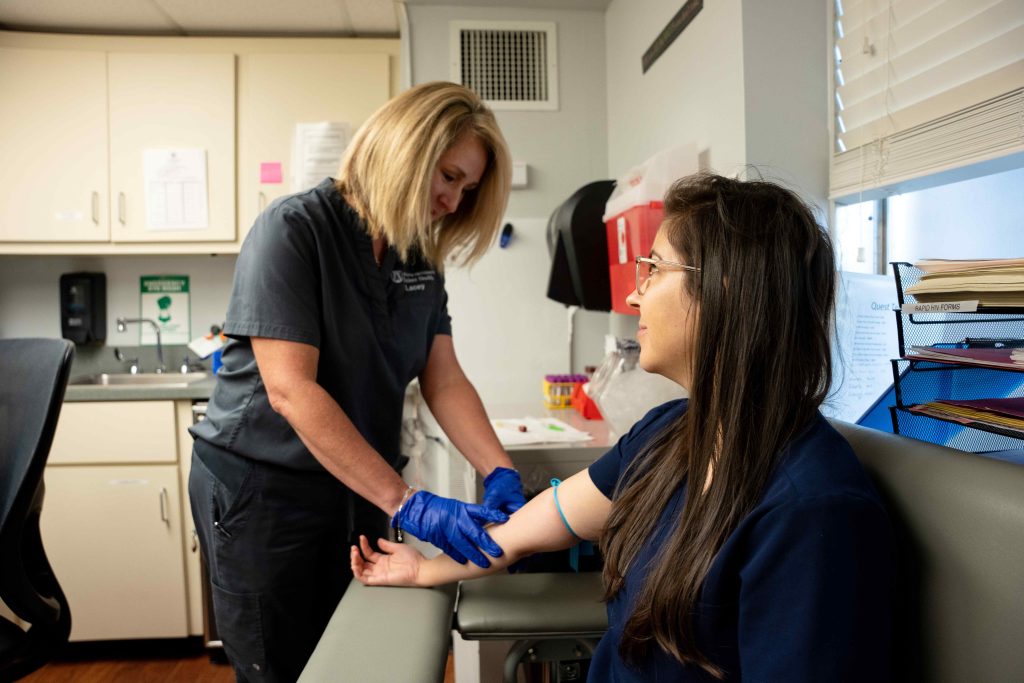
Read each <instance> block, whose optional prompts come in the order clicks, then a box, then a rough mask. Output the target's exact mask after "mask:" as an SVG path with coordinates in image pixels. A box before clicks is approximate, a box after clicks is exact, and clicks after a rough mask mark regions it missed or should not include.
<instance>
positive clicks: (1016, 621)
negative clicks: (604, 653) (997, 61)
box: [300, 422, 1024, 683]
mask: <svg viewBox="0 0 1024 683" xmlns="http://www.w3.org/2000/svg"><path fill="white" fill-rule="evenodd" d="M833 424H835V426H836V428H837V429H839V431H840V432H841V433H842V434H843V435H844V436H845V437H846V438H847V439H848V440H849V441H850V443H851V444H852V445H853V448H854V451H855V452H856V453H857V456H858V458H860V460H861V462H862V463H863V464H864V466H865V468H866V469H867V471H868V472H869V473H870V474H871V476H872V478H873V479H874V481H875V483H876V486H877V487H878V489H879V492H880V493H881V494H882V497H883V499H885V501H886V504H887V507H888V509H889V512H890V515H891V517H892V519H893V523H894V526H895V530H896V536H897V539H898V548H899V553H900V558H899V559H900V571H899V577H898V583H899V586H900V590H899V591H898V592H899V595H900V597H899V602H898V604H897V605H896V610H897V617H896V624H895V625H896V629H895V631H896V642H895V643H894V657H895V660H894V680H899V681H929V682H931V681H934V682H939V683H946V682H949V683H954V682H959V681H973V682H977V683H983V682H986V681H991V682H993V683H995V682H997V681H1024V647H1022V646H1021V643H1022V642H1024V578H1022V577H1024V466H1021V465H1016V464H1012V463H1008V462H1003V461H999V460H994V459H990V458H985V457H980V456H976V455H972V454H969V453H963V452H961V451H955V450H952V449H949V448H944V447H942V446H936V445H933V444H929V443H925V442H922V441H915V440H913V439H908V438H906V437H902V436H896V435H893V434H886V433H884V432H879V431H875V430H871V429H866V428H863V427H857V426H854V425H849V424H846V423H841V422H834V423H833ZM600 596H601V589H600V582H599V577H598V576H597V575H596V574H578V575H577V574H557V575H552V574H533V575H531V574H513V575H499V576H493V577H488V578H486V579H480V580H478V581H476V582H466V583H465V584H464V585H463V587H462V592H461V595H460V596H459V600H458V604H457V605H456V596H455V594H454V591H452V590H450V589H415V588H366V587H364V586H362V585H361V584H359V583H358V582H356V581H353V583H352V586H350V587H349V590H348V592H347V593H346V594H345V597H344V598H343V599H342V601H341V603H340V604H339V605H338V609H337V611H336V613H335V615H334V617H333V618H332V620H331V622H330V624H329V625H328V627H327V630H326V631H325V632H324V635H323V637H322V638H321V640H320V643H319V644H318V645H317V648H316V651H315V652H314V653H313V656H312V658H311V659H310V660H309V663H308V664H307V665H306V669H305V671H304V672H303V674H302V677H301V678H300V681H301V682H303V683H310V682H317V681H325V682H326V681H334V680H337V679H338V676H339V674H341V673H344V676H345V679H346V680H358V681H366V682H368V683H374V682H376V681H380V682H382V683H383V682H385V681H386V682H388V683H393V682H396V681H402V682H405V681H408V682H410V683H420V682H422V683H431V682H433V681H437V682H440V681H442V680H443V671H444V662H445V659H446V658H447V655H448V647H449V638H450V630H451V629H452V628H453V627H457V628H458V629H460V630H461V631H463V632H464V633H465V636H467V637H470V638H479V639H484V638H495V639H502V640H515V639H519V640H520V641H521V642H525V641H531V640H532V641H539V640H545V639H561V640H563V641H566V642H573V643H577V645H576V646H575V647H580V646H581V645H580V642H581V641H585V640H587V639H591V640H592V639H593V638H596V637H598V635H599V632H600V631H601V630H602V629H603V627H604V623H603V612H604V608H603V606H602V605H600V603H599V600H600ZM453 609H454V610H455V615H454V621H453ZM522 654H523V653H522V652H516V651H515V649H514V651H513V656H519V655H522ZM457 683H458V682H457Z"/></svg>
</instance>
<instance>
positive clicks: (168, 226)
mask: <svg viewBox="0 0 1024 683" xmlns="http://www.w3.org/2000/svg"><path fill="white" fill-rule="evenodd" d="M142 155H143V159H142V170H143V179H144V181H145V184H146V230H153V231H157V230H205V229H207V228H209V227H210V218H209V205H208V201H207V187H206V150H205V149H147V150H144V151H143V153H142Z"/></svg>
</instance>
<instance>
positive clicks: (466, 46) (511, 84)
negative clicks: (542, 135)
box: [451, 21, 558, 111]
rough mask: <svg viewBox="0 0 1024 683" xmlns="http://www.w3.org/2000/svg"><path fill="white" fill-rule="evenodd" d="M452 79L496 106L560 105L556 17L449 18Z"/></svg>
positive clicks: (534, 107)
mask: <svg viewBox="0 0 1024 683" xmlns="http://www.w3.org/2000/svg"><path fill="white" fill-rule="evenodd" d="M451 79H452V80H453V81H455V82H456V83H461V84H462V85H465V86H466V87H467V88H470V89H472V90H473V91H474V92H476V93H477V94H478V95H480V97H482V98H483V99H484V100H485V101H486V102H487V104H488V106H490V107H491V108H492V109H516V110H521V111H522V110H547V111H551V110H555V109H558V44H557V42H556V39H555V24H554V22H547V21H545V22H517V21H453V22H451Z"/></svg>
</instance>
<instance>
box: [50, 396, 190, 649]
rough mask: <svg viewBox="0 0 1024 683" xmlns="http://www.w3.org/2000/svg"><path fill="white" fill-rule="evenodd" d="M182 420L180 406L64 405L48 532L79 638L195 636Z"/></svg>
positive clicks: (76, 638) (53, 455) (52, 467)
mask: <svg viewBox="0 0 1024 683" xmlns="http://www.w3.org/2000/svg"><path fill="white" fill-rule="evenodd" d="M176 423H177V415H176V410H175V405H174V402H173V401H118V402H113V401H109V402H108V401H98V402H72V403H66V404H65V405H64V408H63V409H62V412H61V417H60V420H59V421H58V424H57V433H56V435H55V438H54V445H53V448H52V449H51V453H50V459H49V464H48V465H47V467H46V472H45V475H44V484H45V486H46V494H45V499H44V501H43V512H42V517H41V519H40V529H41V532H42V537H43V546H44V548H45V549H46V554H47V556H48V558H49V559H50V564H51V565H52V567H53V572H54V574H55V576H56V577H57V581H58V582H59V583H60V585H61V587H62V588H63V589H64V593H65V594H66V595H67V598H68V604H69V606H70V607H71V640H73V641H82V640H120V639H135V638H181V637H185V636H188V635H189V632H190V628H189V626H190V625H189V610H188V604H189V601H188V597H189V592H188V588H187V584H186V564H185V563H186V550H185V549H186V544H185V542H184V541H185V535H184V533H183V525H184V519H186V517H185V516H183V505H182V500H183V496H182V491H181V483H180V482H181V478H180V477H181V475H180V472H179V466H178V465H179V463H178V452H177V450H178V449H177V438H176V437H177V432H178V430H177V429H176V427H177V424H176ZM187 518H188V519H191V515H190V514H189V515H188V516H187Z"/></svg>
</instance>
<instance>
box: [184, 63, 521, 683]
mask: <svg viewBox="0 0 1024 683" xmlns="http://www.w3.org/2000/svg"><path fill="white" fill-rule="evenodd" d="M510 173H511V163H510V159H509V154H508V150H507V147H506V144H505V140H504V138H503V137H502V134H501V131H500V130H499V128H498V125H497V123H496V121H495V119H494V116H493V114H492V113H491V111H490V110H489V109H487V108H486V107H485V106H484V104H483V103H482V102H481V100H480V99H479V98H478V97H477V96H476V95H475V94H474V93H473V92H472V91H470V90H468V89H466V88H463V87H462V86H458V85H454V84H451V83H440V82H438V83H428V84H424V85H421V86H418V87H415V88H412V89H410V90H408V91H406V92H405V93H403V94H401V95H399V96H398V97H396V98H394V99H393V100H391V101H390V102H388V103H387V104H385V105H384V106H383V107H382V108H381V109H380V110H378V111H377V112H376V113H375V114H374V115H373V116H372V117H371V118H370V119H369V120H368V121H367V122H366V124H365V125H364V126H363V127H362V128H360V130H359V131H358V132H357V133H356V135H355V137H354V139H353V140H352V142H351V144H350V145H349V147H348V149H347V151H346V154H345V157H344V159H343V161H342V165H341V169H340V173H339V177H338V179H337V180H333V179H330V178H328V179H326V180H324V181H323V182H322V183H320V184H319V185H318V186H316V187H314V188H312V189H310V190H307V191H305V192H300V193H298V194H295V195H291V196H288V197H284V198H282V199H280V200H278V201H275V202H274V203H272V204H271V205H270V206H269V207H268V208H267V209H266V211H264V212H263V213H262V214H261V215H260V216H259V217H258V218H257V220H256V223H255V225H254V226H253V228H252V231H251V232H250V233H249V235H248V236H247V237H246V240H245V243H244V244H243V246H242V250H241V253H240V254H239V257H238V262H237V266H236V269H235V277H234V285H233V288H232V293H231V299H230V301H229V303H228V311H227V316H226V321H225V326H224V332H225V333H226V334H227V335H228V337H229V341H228V343H227V345H226V347H225V349H224V353H223V363H224V366H223V368H222V369H221V371H220V373H219V375H218V380H217V385H216V388H215V389H214V392H213V395H212V396H211V398H210V403H209V408H208V411H207V418H206V420H205V421H203V422H201V423H199V424H198V425H196V426H195V427H194V428H193V430H192V433H193V435H194V436H195V438H196V441H195V445H194V450H193V458H192V473H191V476H190V478H189V494H190V496H191V501H192V514H193V516H194V518H195V522H196V529H197V531H198V535H199V541H200V545H201V547H202V551H203V558H204V560H205V562H206V564H207V569H208V572H209V576H210V579H211V583H212V591H213V607H214V615H215V618H216V622H217V628H218V631H219V634H220V636H221V638H222V640H223V642H224V649H225V652H226V653H227V656H228V658H229V659H230V660H231V663H232V665H233V666H234V668H235V673H236V676H237V678H238V680H244V681H294V680H295V679H296V678H298V676H299V674H300V673H301V671H302V667H303V666H304V665H305V663H306V661H307V659H308V658H309V655H310V653H311V652H312V651H313V648H314V647H315V645H316V643H317V641H318V639H319V638H320V635H321V634H322V632H323V630H324V628H325V626H326V624H327V621H328V619H329V618H330V616H331V614H332V613H333V611H334V609H335V607H336V606H337V604H338V601H339V600H340V599H341V596H342V594H343V593H344V591H345V588H346V587H347V585H348V583H349V580H350V578H351V571H350V568H349V560H348V554H347V549H348V542H349V539H350V537H354V536H352V534H353V532H359V533H365V534H369V535H371V537H372V538H376V537H377V536H380V535H382V534H383V532H384V531H385V530H386V529H387V523H388V522H387V518H388V517H391V519H392V522H391V523H392V526H395V527H399V528H401V529H404V530H405V531H408V532H410V533H412V534H413V535H415V536H416V537H417V538H420V539H423V540H426V541H429V542H431V543H433V544H434V545H436V546H437V547H439V548H441V549H442V550H443V551H444V552H445V553H447V554H448V555H449V556H450V557H452V558H453V559H454V560H456V561H458V562H460V563H463V562H466V560H467V559H469V560H471V561H472V562H474V563H476V564H478V565H480V566H488V564H489V561H488V559H487V558H486V557H485V556H484V555H483V554H482V553H481V552H480V550H479V549H478V547H479V548H480V549H482V550H483V551H485V552H487V553H489V554H490V555H491V556H493V557H497V556H499V555H501V552H502V551H501V548H500V547H499V546H498V545H497V544H495V543H494V541H493V540H491V539H490V537H489V536H488V535H487V533H486V532H484V531H483V528H482V527H483V525H484V524H487V523H491V522H504V521H506V520H507V515H508V514H510V513H511V512H513V511H515V510H516V509H518V508H519V507H520V506H521V505H522V504H523V503H524V502H525V500H524V498H523V494H522V485H521V483H520V480H519V475H518V473H516V471H515V470H514V469H512V463H511V461H510V459H509V457H508V455H507V454H506V453H505V451H504V450H503V449H502V447H501V444H500V443H499V441H498V439H497V437H496V436H495V434H494V431H493V430H492V428H491V426H490V423H489V421H488V419H487V415H486V413H485V412H484V408H483V405H482V403H481V401H480V398H479V396H478V395H477V393H476V391H475V390H474V388H473V386H472V385H471V384H470V383H469V381H468V380H467V379H466V377H465V375H464V374H463V372H462V370H461V368H460V366H459V363H458V361H457V360H456V357H455V352H454V350H453V345H452V336H451V335H452V328H451V319H450V318H449V316H448V311H447V301H448V297H447V294H446V293H445V288H444V278H443V275H442V269H443V264H444V263H445V260H446V259H447V258H449V257H451V256H460V257H462V260H463V261H464V262H472V261H474V260H475V259H477V258H479V257H480V256H481V255H482V254H483V253H484V251H485V250H486V249H487V248H488V247H489V246H490V245H491V243H492V242H493V240H494V237H495V234H496V232H497V230H498V226H499V224H500V220H501V217H502V214H503V212H504V210H505V206H506V204H507V201H508V192H509V183H510ZM415 378H419V381H420V388H421V391H422V394H423V397H424V399H425V401H426V403H427V406H428V407H429V408H430V411H431V412H432V413H433V415H434V416H435V417H436V418H437V421H438V423H439V424H440V425H441V427H442V428H443V429H444V431H445V433H446V434H447V435H448V436H449V438H451V440H452V443H454V444H455V446H456V447H457V448H458V449H459V451H460V452H462V453H464V454H465V455H466V457H467V458H468V459H469V461H470V462H471V463H472V464H473V466H474V467H475V468H476V469H477V470H478V471H479V472H480V473H481V474H483V475H485V479H484V483H485V496H484V501H483V505H470V504H466V503H463V502H460V501H456V500H451V499H445V498H440V497H437V496H434V495H432V494H430V493H428V492H426V491H415V490H413V489H412V488H411V487H408V486H407V485H406V484H405V482H404V481H402V478H401V477H400V476H399V474H398V473H397V472H396V471H395V469H393V467H392V465H393V464H394V463H395V462H396V460H397V459H398V458H399V439H400V428H401V419H402V404H403V397H404V393H405V389H406V386H407V385H408V384H409V382H410V381H411V380H413V379H415ZM353 493H354V494H355V496H358V497H359V498H356V497H355V496H353V495H352V494H353ZM360 498H361V499H363V500H364V501H368V502H369V503H371V504H372V505H373V506H374V507H375V508H376V509H377V510H379V512H377V513H376V514H375V515H371V516H370V517H371V518H370V519H360V520H354V519H353V510H354V509H355V508H356V507H357V505H356V503H358V502H360V501H359V499H360ZM366 507H369V506H366ZM355 527H358V528H355ZM395 617H396V618H401V615H395Z"/></svg>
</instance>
